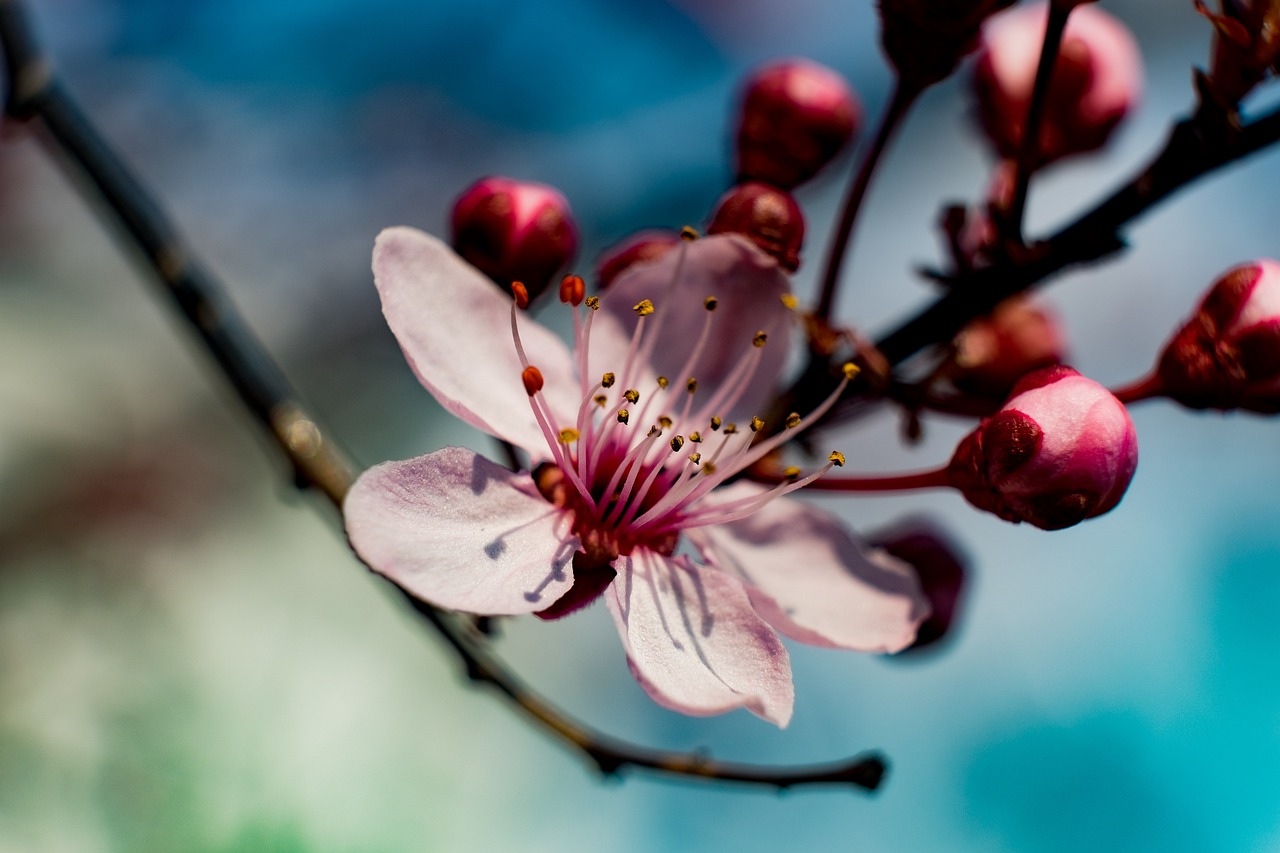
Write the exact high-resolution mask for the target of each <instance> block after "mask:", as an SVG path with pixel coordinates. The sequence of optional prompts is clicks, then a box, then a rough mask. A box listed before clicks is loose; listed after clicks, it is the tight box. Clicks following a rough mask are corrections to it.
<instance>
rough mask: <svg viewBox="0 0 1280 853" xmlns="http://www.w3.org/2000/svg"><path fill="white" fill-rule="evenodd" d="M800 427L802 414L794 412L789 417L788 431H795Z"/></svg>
mask: <svg viewBox="0 0 1280 853" xmlns="http://www.w3.org/2000/svg"><path fill="white" fill-rule="evenodd" d="M798 426H800V413H799V412H792V413H791V414H789V415H787V429H795V428H796V427H798Z"/></svg>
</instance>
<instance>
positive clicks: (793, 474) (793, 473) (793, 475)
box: [782, 465, 800, 480]
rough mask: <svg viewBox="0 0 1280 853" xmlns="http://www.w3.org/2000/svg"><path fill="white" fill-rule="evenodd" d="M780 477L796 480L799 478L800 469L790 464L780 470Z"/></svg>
mask: <svg viewBox="0 0 1280 853" xmlns="http://www.w3.org/2000/svg"><path fill="white" fill-rule="evenodd" d="M782 478H783V479H784V480H798V479H800V469H799V468H797V467H796V466H794V465H792V466H791V467H790V468H787V469H786V470H784V471H783V472H782Z"/></svg>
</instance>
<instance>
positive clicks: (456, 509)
mask: <svg viewBox="0 0 1280 853" xmlns="http://www.w3.org/2000/svg"><path fill="white" fill-rule="evenodd" d="M342 511H343V514H344V515H345V517H346V524H347V537H348V538H349V539H350V540H351V546H352V547H353V548H355V550H356V553H357V554H359V555H360V559H362V560H364V561H365V562H366V563H367V564H368V565H369V567H370V568H372V569H373V570H374V571H377V572H380V573H381V574H384V575H386V576H387V577H388V578H390V579H391V580H393V581H395V582H396V583H397V584H398V585H400V586H402V587H404V588H405V589H407V590H409V591H410V592H412V593H413V594H414V595H416V596H418V597H419V598H422V599H424V600H426V601H429V602H431V603H432V604H436V605H439V606H441V607H447V608H450V609H452V610H463V611H466V612H468V613H482V614H492V615H499V614H514V613H532V612H534V611H535V610H542V609H543V608H545V607H547V606H549V605H550V604H552V603H553V602H554V601H556V599H558V598H560V596H562V595H564V594H565V592H567V591H568V589H569V587H570V585H571V584H572V583H573V575H572V574H571V573H570V572H569V571H568V566H569V563H570V562H571V560H572V557H573V552H574V551H575V550H577V548H578V540H577V538H576V537H562V536H559V535H557V533H556V526H557V522H559V521H560V520H561V513H560V511H559V510H558V509H556V508H555V507H554V506H552V505H551V504H549V503H547V501H546V500H545V499H543V498H542V497H541V496H540V495H539V494H538V491H537V489H536V488H535V487H534V485H533V480H532V478H531V477H530V476H529V475H528V474H523V473H521V474H517V473H513V472H511V471H508V470H507V469H506V468H503V467H501V466H500V465H496V464H494V463H493V462H490V461H489V460H488V459H485V458H484V457H483V456H478V455H476V454H475V453H472V452H471V451H470V450H464V449H463V448H460V447H446V448H444V449H443V450H437V451H436V452H435V453H432V454H429V455H427V456H419V457H418V458H416V459H410V460H407V461H405V462H386V463H383V464H382V465H375V466H374V467H373V468H370V469H369V470H368V471H365V472H364V473H363V474H361V475H360V478H359V479H358V480H356V483H355V485H354V486H352V487H351V491H350V493H348V494H347V499H346V501H345V502H344V503H343V506H342Z"/></svg>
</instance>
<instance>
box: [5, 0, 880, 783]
mask: <svg viewBox="0 0 1280 853" xmlns="http://www.w3.org/2000/svg"><path fill="white" fill-rule="evenodd" d="M0 46H2V47H3V50H4V61H5V65H6V68H7V72H8V88H7V92H6V101H5V111H6V113H7V114H8V115H9V116H10V117H11V118H14V119H18V120H22V121H31V122H35V123H36V124H37V125H38V126H39V127H40V129H41V130H43V131H44V133H43V138H44V141H45V142H46V143H48V144H50V145H51V146H52V148H53V150H54V152H55V153H56V154H58V155H60V157H61V158H62V160H63V162H64V164H74V165H75V167H76V168H75V169H73V170H72V171H76V172H78V174H79V175H80V176H82V177H84V178H87V179H88V182H89V183H90V184H91V185H92V186H93V188H94V190H96V191H97V194H98V196H99V197H100V200H101V201H102V202H104V203H105V211H106V213H107V214H109V217H110V218H111V219H112V220H113V221H114V222H115V224H116V225H118V226H119V227H120V228H121V229H122V230H123V232H124V235H125V236H126V237H127V238H128V241H129V243H130V244H131V245H132V246H133V247H134V248H136V249H137V250H138V251H139V252H140V254H141V256H142V258H143V259H144V260H145V262H146V265H147V267H148V268H149V270H150V272H151V273H152V274H153V275H154V276H155V278H156V280H157V281H158V283H159V284H160V285H161V287H162V288H163V292H164V294H165V295H166V296H167V297H168V298H169V299H170V300H171V301H172V303H173V304H174V306H175V307H176V308H177V309H178V311H179V313H180V316H181V317H182V319H183V320H184V321H185V322H186V324H187V325H188V326H189V327H190V328H191V329H192V330H193V331H194V332H195V333H196V335H197V336H198V338H199V340H200V342H201V344H202V345H203V346H204V348H205V349H206V350H207V351H208V352H209V354H210V355H211V356H212V357H213V359H214V361H215V362H216V364H217V365H218V367H219V368H220V370H221V372H222V374H223V375H224V376H225V377H226V378H227V381H228V382H230V383H231V386H232V388H233V389H234V390H235V392H236V394H237V395H238V397H239V398H240V401H241V403H243V404H244V406H245V407H246V408H247V409H248V410H249V412H250V413H251V414H252V415H253V416H254V418H255V419H256V420H257V421H258V422H259V423H260V424H262V426H263V427H265V428H266V429H267V430H268V431H269V433H270V434H271V436H272V438H273V439H274V440H275V442H276V444H277V445H278V446H279V448H280V450H281V451H282V452H283V453H284V455H285V458H286V459H288V460H289V462H290V463H291V464H292V466H293V469H294V475H295V480H296V482H297V484H298V486H299V487H300V488H313V489H315V490H317V491H318V492H320V493H321V494H323V495H324V496H325V497H326V498H328V500H329V502H330V503H331V504H333V505H334V506H335V507H339V508H340V507H341V505H342V500H343V497H344V496H345V495H346V493H347V491H348V489H349V488H350V486H351V483H352V482H353V480H354V474H353V469H352V467H351V465H350V464H349V463H348V462H347V461H346V458H345V456H344V455H343V454H342V453H341V451H339V450H338V448H337V446H336V445H335V443H334V442H333V440H332V439H331V438H330V437H329V435H328V433H327V431H326V430H325V429H324V428H323V427H322V426H321V424H320V422H319V421H318V420H317V419H316V418H315V417H314V416H313V415H312V414H310V413H309V412H308V410H307V409H306V407H305V406H304V405H303V404H302V403H301V402H300V401H299V400H298V397H297V395H296V393H295V392H294V391H293V389H292V387H291V386H290V384H289V382H288V380H287V379H286V378H285V377H284V374H283V373H282V372H281V371H280V369H279V368H278V367H277V366H276V364H275V362H274V361H273V360H272V359H271V357H270V354H269V353H268V352H267V350H266V348H265V347H264V346H263V345H262V343H261V342H260V341H259V340H258V339H257V338H256V337H255V336H254V334H253V333H252V331H251V330H250V328H249V326H248V325H247V324H246V323H245V322H244V320H243V319H242V318H241V316H240V315H239V313H238V312H237V310H236V308H235V307H234V306H233V305H232V304H231V302H230V301H229V300H228V299H227V297H226V296H225V293H224V290H223V288H222V286H221V285H220V284H219V282H218V281H217V279H216V278H215V277H214V276H213V275H212V274H211V273H210V272H209V271H208V270H206V269H205V268H204V267H203V266H201V265H200V264H199V263H198V262H197V261H196V260H195V258H194V257H193V255H192V254H191V252H190V251H189V249H188V247H187V245H186V243H185V242H184V241H183V239H182V238H181V236H180V235H179V234H178V232H177V230H176V229H175V228H174V227H173V225H172V224H171V222H170V220H169V219H168V217H167V216H166V215H165V214H164V213H163V212H162V211H161V209H160V207H159V206H158V205H157V204H156V203H155V202H154V201H153V200H152V197H151V196H150V195H149V194H148V193H147V192H146V190H144V189H143V187H142V185H141V184H140V183H139V182H138V181H137V179H136V178H134V176H133V174H132V173H131V172H130V171H129V169H128V167H127V166H126V165H125V164H124V162H123V161H122V160H121V159H120V157H119V156H118V155H117V154H116V153H115V152H114V150H113V149H112V148H111V146H110V145H109V144H108V143H107V142H106V141H105V140H104V139H103V138H102V136H101V135H100V134H99V133H98V131H97V129H96V128H95V127H94V126H93V124H92V123H91V122H90V121H89V119H88V118H87V117H86V116H85V115H84V114H83V113H82V112H81V111H80V109H79V108H78V106H77V105H76V103H75V102H74V100H73V99H72V98H71V97H70V95H68V93H67V92H66V90H65V89H64V88H63V87H62V85H61V83H60V81H59V80H58V79H57V76H56V75H55V74H54V72H53V68H52V65H51V64H50V62H49V61H48V59H47V57H46V56H45V55H44V53H43V52H42V50H41V49H40V46H39V44H38V43H37V42H36V40H35V38H34V34H33V33H32V31H31V29H30V26H29V24H28V21H27V15H26V10H25V8H24V5H23V3H22V2H20V0H0ZM400 591H401V592H402V593H403V594H404V595H405V596H406V598H407V599H408V600H409V602H410V604H411V605H412V606H413V607H414V609H415V610H417V611H418V612H419V613H420V614H422V616H423V617H424V618H425V620H426V621H427V622H428V623H429V624H430V625H431V626H432V627H434V628H435V629H436V631H437V632H439V634H440V636H441V637H442V638H443V639H444V640H445V641H446V642H447V643H448V644H449V645H450V646H452V647H453V649H454V650H455V651H456V652H457V653H458V655H459V657H460V658H461V659H462V661H463V663H464V665H465V666H466V669H467V674H468V676H469V677H470V678H471V679H472V680H473V681H475V682H478V683H485V684H489V685H492V686H493V687H494V688H495V689H497V690H498V691H499V692H500V693H501V694H502V695H504V696H506V697H507V698H508V699H509V700H511V702H512V703H514V705H515V706H516V707H518V708H519V709H520V710H521V711H522V712H524V713H525V714H526V715H527V716H528V717H529V718H530V719H531V720H533V721H534V723H536V724H537V725H538V726H539V727H540V728H542V729H543V730H544V731H546V732H547V733H549V734H551V735H553V736H554V737H556V738H557V739H559V740H560V741H561V742H562V743H564V744H566V745H567V746H569V747H571V748H574V749H576V750H578V751H579V752H581V753H582V754H583V755H584V756H586V757H587V758H588V759H589V760H590V761H591V762H592V763H593V764H594V765H595V766H596V767H597V768H598V769H599V770H600V771H601V772H603V773H608V774H615V773H618V772H620V771H622V770H624V769H626V768H629V767H634V768H640V769H647V770H652V771H656V772H658V773H663V774H666V775H669V776H679V777H690V778H697V779H707V780H716V781H725V782H741V783H749V784H759V785H767V786H774V787H778V788H786V787H790V786H794V785H805V784H843V785H851V786H853V787H856V788H861V789H865V790H868V791H871V790H875V789H876V787H877V786H878V785H879V784H880V781H881V779H882V778H883V775H884V772H885V763H884V760H883V759H882V758H881V757H880V756H879V755H876V754H874V753H871V754H866V755H863V756H858V757H854V758H851V759H848V760H846V761H842V762H836V763H833V764H823V765H807V766H797V767H785V766H782V767H769V766H755V765H750V764H733V763H725V762H719V761H712V760H710V759H708V758H706V757H705V756H703V755H701V754H698V753H681V752H668V751H663V750H653V749H647V748H644V747H640V746H636V745H633V744H630V743H628V742H626V741H623V740H619V739H617V738H613V737H610V736H608V735H604V734H601V733H599V732H597V731H595V730H594V729H591V728H589V727H587V726H584V725H583V724H581V723H579V722H577V721H576V720H574V719H572V718H571V717H569V716H567V715H565V714H564V713H563V712H561V711H560V710H559V709H558V708H557V707H556V706H555V705H553V704H552V703H550V702H548V701H547V700H545V699H543V698H542V697H540V696H539V695H537V694H536V693H534V692H533V691H531V690H529V689H528V688H527V687H526V686H525V685H524V684H523V683H522V682H521V681H520V680H519V679H518V678H516V676H515V675H513V674H512V673H511V672H510V671H509V670H508V669H507V668H506V666H505V664H504V663H503V662H502V661H501V659H500V658H498V657H497V656H496V654H494V653H493V651H492V650H491V647H490V645H489V643H488V641H487V640H486V638H485V637H484V636H483V635H482V634H481V633H480V632H478V631H476V630H475V628H474V627H473V626H471V625H469V624H467V623H466V622H465V621H464V620H462V619H460V618H458V617H457V616H455V615H453V614H450V613H448V612H445V611H442V610H440V609H438V608H436V607H433V606H432V605H430V604H428V603H427V602H424V601H421V600H418V599H415V598H414V597H413V596H412V595H411V594H410V593H409V592H408V591H406V590H404V589H401V590H400Z"/></svg>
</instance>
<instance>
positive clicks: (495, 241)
mask: <svg viewBox="0 0 1280 853" xmlns="http://www.w3.org/2000/svg"><path fill="white" fill-rule="evenodd" d="M451 222H452V242H453V248H454V251H456V252H457V253H458V254H459V255H461V256H462V258H463V259H464V260H466V261H467V262H468V263H470V264H471V265H472V266H474V267H475V268H476V269H478V270H480V271H481V272H482V273H484V274H485V275H487V276H489V277H490V278H491V279H493V280H494V281H495V282H497V283H498V284H499V285H501V286H502V287H504V288H505V287H507V286H508V285H510V283H511V282H513V281H521V282H524V285H525V287H526V288H528V290H529V295H530V297H531V298H535V299H536V298H537V296H538V294H540V293H542V291H544V290H546V288H547V285H548V284H550V283H551V279H552V277H553V276H555V274H556V272H557V271H559V270H560V269H561V268H562V267H564V266H565V265H566V264H568V263H569V261H570V260H572V258H573V255H574V253H575V252H576V251H577V248H578V229H577V226H576V225H575V224H574V222H573V214H572V213H571V212H570V211H569V203H568V202H567V201H565V199H564V196H562V195H560V193H558V192H556V191H555V190H554V189H552V188H551V187H548V186H545V185H543V184H534V183H528V182H525V181H514V180H511V179H510V178H497V177H490V178H482V179H480V180H479V181H476V182H475V183H474V184H472V185H471V186H470V187H468V188H467V189H466V191H465V192H463V193H462V195H460V196H458V199H457V201H455V202H454V203H453V217H452V221H451Z"/></svg>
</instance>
